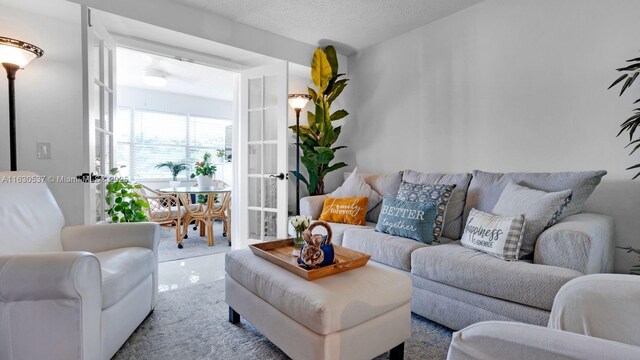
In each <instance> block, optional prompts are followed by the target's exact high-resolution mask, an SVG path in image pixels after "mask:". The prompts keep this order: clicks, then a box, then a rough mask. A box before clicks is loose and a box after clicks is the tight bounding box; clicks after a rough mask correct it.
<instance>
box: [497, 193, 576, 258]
mask: <svg viewBox="0 0 640 360" xmlns="http://www.w3.org/2000/svg"><path fill="white" fill-rule="evenodd" d="M571 194H572V191H571V190H563V191H557V192H546V191H541V190H535V189H531V188H528V187H526V186H522V185H518V184H516V183H514V182H513V181H512V182H510V183H509V184H507V186H506V187H505V188H504V190H503V191H502V195H500V198H499V199H498V202H497V203H496V205H495V206H494V207H493V211H492V212H493V213H494V214H496V215H504V216H510V215H519V214H522V215H524V218H525V219H526V220H527V227H526V229H525V230H524V240H523V241H522V247H521V249H520V257H521V258H522V257H524V256H527V255H529V254H533V250H534V248H535V245H536V240H538V236H540V234H541V233H542V232H543V231H544V230H545V229H546V228H548V227H550V226H551V225H553V224H554V222H555V221H557V220H558V219H559V218H560V217H561V215H562V211H563V210H564V209H565V207H566V206H567V204H569V202H570V201H571Z"/></svg>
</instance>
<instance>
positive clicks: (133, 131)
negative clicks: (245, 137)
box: [114, 107, 231, 180]
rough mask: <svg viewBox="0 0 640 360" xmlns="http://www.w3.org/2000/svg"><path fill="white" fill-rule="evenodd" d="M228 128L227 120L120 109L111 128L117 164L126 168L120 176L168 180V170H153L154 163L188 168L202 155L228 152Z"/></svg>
mask: <svg viewBox="0 0 640 360" xmlns="http://www.w3.org/2000/svg"><path fill="white" fill-rule="evenodd" d="M230 127H231V121H230V120H223V119H213V118H208V117H202V116H193V115H189V114H174V113H166V112H160V111H149V110H140V109H131V108H126V107H120V108H118V111H117V118H116V123H115V129H114V130H115V138H116V152H117V163H118V165H126V167H125V168H124V169H122V170H121V172H120V173H121V174H122V175H123V176H129V177H130V178H132V179H137V180H140V179H168V178H170V176H171V175H170V174H169V172H168V170H167V169H156V164H159V163H162V162H166V161H173V162H184V163H186V164H187V166H189V167H191V166H192V164H193V163H194V162H196V161H198V160H199V159H201V158H202V156H203V155H204V153H205V152H209V153H211V155H212V156H213V157H214V158H215V156H216V151H217V150H223V151H225V153H228V150H229V149H227V148H226V146H225V145H226V144H227V143H228V140H229V139H227V136H229V134H230V132H229V129H230ZM188 171H190V170H188ZM187 175H188V174H187V173H185V172H183V173H181V174H180V177H181V178H184V177H186V176H187Z"/></svg>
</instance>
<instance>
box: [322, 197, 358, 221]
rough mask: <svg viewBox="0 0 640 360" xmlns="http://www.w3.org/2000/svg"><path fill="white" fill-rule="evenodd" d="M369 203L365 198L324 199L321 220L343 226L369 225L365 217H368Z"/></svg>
mask: <svg viewBox="0 0 640 360" xmlns="http://www.w3.org/2000/svg"><path fill="white" fill-rule="evenodd" d="M368 201H369V200H368V199H367V198H366V197H364V196H363V197H352V198H334V197H328V198H326V199H324V205H323V206H322V214H320V219H319V220H322V221H327V222H332V223H341V224H351V225H367V221H366V220H365V216H366V215H367V202H368Z"/></svg>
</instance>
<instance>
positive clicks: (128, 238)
mask: <svg viewBox="0 0 640 360" xmlns="http://www.w3.org/2000/svg"><path fill="white" fill-rule="evenodd" d="M159 241H160V229H159V226H158V224H155V223H126V224H104V225H79V226H67V227H64V228H63V229H62V247H63V248H64V250H65V251H88V252H93V253H95V252H101V251H107V250H114V249H119V248H123V247H143V248H147V249H150V250H151V251H153V252H154V253H155V254H156V255H157V253H158V242H159Z"/></svg>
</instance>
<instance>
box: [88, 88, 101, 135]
mask: <svg viewBox="0 0 640 360" xmlns="http://www.w3.org/2000/svg"><path fill="white" fill-rule="evenodd" d="M91 90H92V91H93V93H92V94H91V96H92V99H91V101H92V102H93V105H92V106H91V110H92V111H91V114H89V116H92V117H94V120H95V124H96V127H97V128H100V129H102V122H101V121H100V111H102V107H100V104H101V102H100V101H101V100H100V96H101V95H102V87H101V86H100V85H98V84H96V83H94V84H93V89H91ZM94 110H95V111H94Z"/></svg>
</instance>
